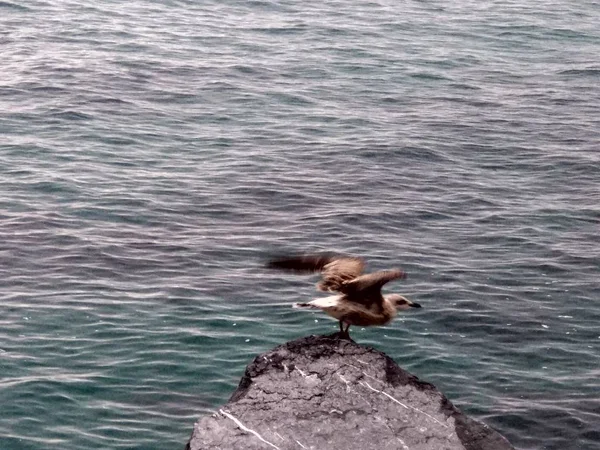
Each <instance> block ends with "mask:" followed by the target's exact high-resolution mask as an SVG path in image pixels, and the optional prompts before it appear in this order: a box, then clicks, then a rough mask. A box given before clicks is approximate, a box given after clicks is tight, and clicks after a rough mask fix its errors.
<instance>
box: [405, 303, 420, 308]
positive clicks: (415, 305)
mask: <svg viewBox="0 0 600 450" xmlns="http://www.w3.org/2000/svg"><path fill="white" fill-rule="evenodd" d="M408 306H410V307H411V308H421V305H419V304H418V303H410V304H409V305H408Z"/></svg>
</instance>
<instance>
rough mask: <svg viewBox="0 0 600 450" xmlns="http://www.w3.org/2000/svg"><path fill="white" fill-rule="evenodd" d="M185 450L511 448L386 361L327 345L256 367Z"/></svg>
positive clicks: (294, 350)
mask: <svg viewBox="0 0 600 450" xmlns="http://www.w3.org/2000/svg"><path fill="white" fill-rule="evenodd" d="M186 449H187V450H201V449H202V450H204V449H211V450H214V449H247V450H253V449H281V450H284V449H285V450H287V449H290V450H291V449H295V450H296V449H313V450H338V449H340V450H350V449H378V450H384V449H402V450H454V449H456V450H458V449H461V450H462V449H466V450H508V449H513V447H512V446H511V445H510V444H509V443H508V441H507V440H506V439H505V438H504V437H502V436H501V435H500V434H498V433H497V432H496V431H494V430H492V429H491V428H489V427H488V426H486V425H484V424H482V423H480V422H477V421H475V420H473V419H470V418H469V417H467V416H465V415H464V414H462V413H461V412H460V411H459V410H458V409H456V408H455V407H454V406H453V405H452V403H450V401H449V400H448V399H447V398H446V397H444V395H443V394H441V393H440V392H439V391H438V390H437V389H436V388H435V386H433V385H432V384H429V383H426V382H423V381H420V380H419V379H418V378H417V377H415V376H414V375H411V374H410V373H408V372H406V371H404V370H403V369H401V368H400V367H398V366H397V365H396V363H395V362H394V361H393V360H392V359H390V358H389V357H388V356H386V355H385V354H383V353H381V352H379V351H377V350H374V349H372V348H369V347H363V346H361V345H358V344H356V343H355V342H353V341H349V340H344V339H340V338H339V337H338V336H336V335H333V336H309V337H305V338H301V339H298V340H295V341H291V342H288V343H286V344H283V345H280V346H279V347H276V348H274V349H273V350H271V351H270V352H267V353H264V354H262V355H259V356H258V357H256V358H255V359H254V361H253V362H252V363H251V364H250V365H249V366H248V367H247V368H246V373H245V374H244V376H243V378H242V380H241V382H240V385H239V387H238V388H237V390H236V391H235V392H234V394H233V395H232V397H231V398H230V400H229V402H228V403H227V404H226V405H224V406H223V407H222V408H220V409H219V411H218V412H217V413H215V414H213V415H212V416H209V417H204V418H202V419H200V421H198V423H196V425H195V426H194V431H193V433H192V437H191V439H190V441H189V443H188V445H187V447H186ZM513 450H514V449H513Z"/></svg>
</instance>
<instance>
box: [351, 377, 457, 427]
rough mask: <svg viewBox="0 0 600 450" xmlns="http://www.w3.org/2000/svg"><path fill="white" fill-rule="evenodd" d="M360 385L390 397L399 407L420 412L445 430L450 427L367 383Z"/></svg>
mask: <svg viewBox="0 0 600 450" xmlns="http://www.w3.org/2000/svg"><path fill="white" fill-rule="evenodd" d="M359 384H361V385H362V386H367V387H368V388H369V389H371V390H372V391H375V392H379V393H381V394H383V395H385V396H386V397H388V398H389V399H391V400H393V401H394V402H396V403H398V404H399V405H402V406H404V407H405V408H406V409H408V408H410V409H412V410H414V411H417V412H420V413H421V414H423V415H425V416H427V417H429V418H430V419H431V420H433V421H434V422H437V423H439V424H440V425H441V426H443V427H444V428H448V425H446V424H445V423H443V422H440V421H439V420H437V419H436V418H435V417H433V416H432V415H430V414H427V413H426V412H425V411H421V410H420V409H419V408H415V407H414V406H410V407H409V406H406V405H405V404H404V403H402V402H400V401H398V400H396V399H395V398H394V397H392V396H391V395H390V394H388V393H387V392H383V391H380V390H379V389H375V388H374V387H373V386H371V385H370V384H369V383H367V382H366V381H365V382H364V383H363V382H359Z"/></svg>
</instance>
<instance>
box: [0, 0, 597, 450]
mask: <svg viewBox="0 0 600 450" xmlns="http://www.w3.org/2000/svg"><path fill="white" fill-rule="evenodd" d="M302 251H317V252H320V251H334V252H341V253H349V254H355V255H363V256H364V257H365V258H366V259H367V260H368V261H369V269H371V270H378V269H383V268H389V267H401V268H403V269H404V270H406V271H407V272H408V278H407V280H404V281H399V282H394V283H390V285H388V286H386V289H387V291H389V292H391V291H397V292H401V293H403V294H405V295H406V296H408V297H410V298H411V299H413V300H414V301H418V302H419V303H421V304H422V305H423V308H422V309H421V310H419V311H410V312H406V313H405V314H403V315H402V316H401V317H399V318H398V319H397V320H396V321H394V322H392V323H391V324H389V325H388V326H385V327H381V328H369V329H361V328H360V327H354V328H352V329H351V332H352V336H353V338H354V339H355V340H356V341H357V342H359V343H361V344H365V345H371V346H374V347H376V348H377V349H379V350H382V351H384V352H386V353H388V354H389V355H390V356H391V357H392V358H394V359H395V360H396V361H397V362H398V364H399V365H401V366H402V367H404V368H405V369H407V370H409V371H411V372H413V373H414V374H416V375H418V376H419V377H420V378H422V379H423V380H426V381H429V382H432V383H434V384H435V385H436V386H437V387H438V388H439V389H440V390H442V391H443V392H444V393H445V394H446V395H447V396H448V397H449V398H450V400H451V401H452V402H453V403H454V404H455V405H456V406H458V407H459V408H461V409H462V410H463V411H464V412H466V413H467V414H469V415H471V416H473V417H475V418H477V419H479V420H482V421H484V422H486V423H487V424H489V425H491V426H492V427H494V428H495V429H497V430H498V431H500V432H501V433H502V434H504V435H505V436H506V437H507V438H508V439H509V440H510V441H511V443H512V444H513V445H514V446H515V447H516V448H517V449H520V450H525V449H527V450H529V449H532V450H533V449H544V450H571V449H572V450H575V449H577V450H598V449H599V448H600V281H599V280H600V276H599V275H600V3H599V2H598V1H590V0H579V1H577V2H574V1H567V0H537V1H524V0H512V1H510V0H507V1H500V0H491V1H485V2H481V1H475V0H458V1H456V2H442V1H436V0H430V1H416V0H414V1H410V0H373V1H364V0H346V1H338V0H318V1H316V0H305V1H302V2H300V1H291V0H272V1H243V0H214V1H213V0H201V1H177V0H170V1H167V0H154V1H143V0H133V1H127V2H121V1H109V0H97V1H93V2H92V1H89V0H83V1H81V0H80V1H65V0H53V1H39V0H29V1H20V0H11V1H1V2H0V405H1V406H0V448H1V449H2V450H37V449H39V450H76V449H77V450H79V449H82V448H86V449H112V450H116V449H144V450H154V449H156V450H165V449H181V448H183V446H184V445H185V443H186V442H187V440H188V438H189V435H190V433H191V431H192V427H193V424H194V422H195V421H196V420H197V419H198V418H199V417H200V416H201V415H204V414H210V413H211V412H213V411H215V409H217V408H218V407H219V405H221V404H223V403H224V402H225V401H227V399H228V398H229V396H230V395H231V393H232V392H233V390H234V389H235V387H236V386H237V384H238V382H239V379H240V377H241V375H242V374H243V372H244V368H245V366H246V364H248V363H249V362H250V361H251V360H252V359H253V358H254V356H255V355H257V354H258V353H260V352H263V351H266V350H269V349H271V348H272V347H274V346H276V345H278V344H280V343H283V342H285V341H287V340H291V339H295V338H298V337H301V336H305V335H308V334H326V333H332V332H335V331H336V330H337V323H336V322H335V321H333V320H330V319H329V318H327V317H326V316H324V315H323V314H318V313H313V312H304V311H298V310H293V309H291V307H290V305H291V304H292V303H293V302H295V301H303V300H304V301H305V300H308V299H310V298H312V297H314V296H317V295H319V294H318V293H316V292H315V291H314V283H315V281H316V277H311V276H297V275H293V274H286V273H278V272H274V271H269V270H266V269H265V268H264V267H263V266H264V262H265V261H266V260H267V259H268V258H269V257H271V256H273V255H278V254H282V253H287V252H302Z"/></svg>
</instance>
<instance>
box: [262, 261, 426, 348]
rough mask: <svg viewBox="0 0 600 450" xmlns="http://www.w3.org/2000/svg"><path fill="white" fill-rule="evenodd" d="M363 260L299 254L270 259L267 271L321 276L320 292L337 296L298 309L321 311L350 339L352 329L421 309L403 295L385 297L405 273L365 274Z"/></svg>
mask: <svg viewBox="0 0 600 450" xmlns="http://www.w3.org/2000/svg"><path fill="white" fill-rule="evenodd" d="M365 266H366V263H365V260H364V259H363V258H360V257H356V256H347V255H336V254H299V255H291V256H283V257H277V258H273V259H270V260H269V261H268V262H267V267H269V268H271V269H280V270H287V271H292V272H297V273H303V272H304V273H306V272H320V273H321V280H320V281H319V282H318V283H317V286H316V287H317V289H318V290H319V291H326V292H335V293H336V294H335V295H331V296H328V297H320V298H316V299H314V300H312V301H309V302H303V303H295V304H294V305H293V307H294V308H308V309H320V310H322V311H324V312H325V313H327V314H328V315H330V316H331V317H334V318H335V319H337V320H338V321H339V325H340V333H341V335H342V336H344V337H348V338H349V337H350V334H349V331H348V330H349V329H350V326H351V325H356V326H363V327H368V326H373V325H384V324H386V323H388V322H390V321H391V320H392V319H393V318H394V317H395V316H396V313H397V312H398V311H400V310H408V309H411V308H421V305H420V304H418V303H415V302H413V301H411V300H409V299H407V298H406V297H404V296H403V295H400V294H387V295H383V294H382V293H381V288H382V287H383V285H385V284H386V283H388V282H390V281H392V280H396V279H404V278H406V274H405V272H404V271H403V270H401V269H390V270H382V271H379V272H372V273H366V274H365V273H363V270H364V269H365Z"/></svg>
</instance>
